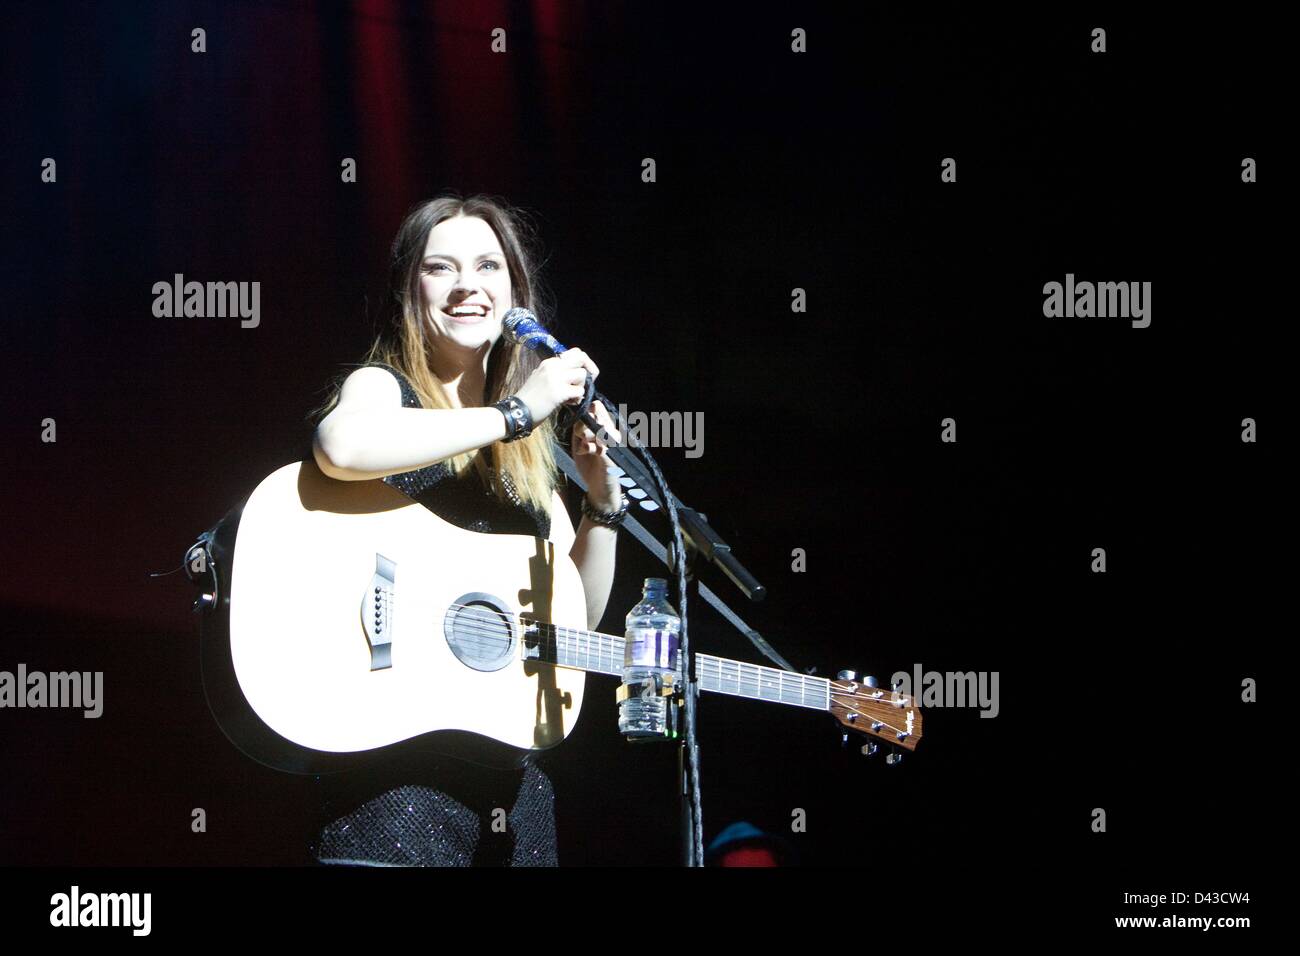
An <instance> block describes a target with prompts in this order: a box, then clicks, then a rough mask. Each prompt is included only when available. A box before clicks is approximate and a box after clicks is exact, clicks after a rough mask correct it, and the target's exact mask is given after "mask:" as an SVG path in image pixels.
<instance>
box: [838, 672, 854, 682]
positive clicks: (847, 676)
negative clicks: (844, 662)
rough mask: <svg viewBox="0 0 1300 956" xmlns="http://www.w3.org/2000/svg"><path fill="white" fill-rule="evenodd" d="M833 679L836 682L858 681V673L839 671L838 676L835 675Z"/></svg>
mask: <svg viewBox="0 0 1300 956" xmlns="http://www.w3.org/2000/svg"><path fill="white" fill-rule="evenodd" d="M835 678H836V680H857V679H858V672H857V671H840V672H839V673H838V674H836V675H835Z"/></svg>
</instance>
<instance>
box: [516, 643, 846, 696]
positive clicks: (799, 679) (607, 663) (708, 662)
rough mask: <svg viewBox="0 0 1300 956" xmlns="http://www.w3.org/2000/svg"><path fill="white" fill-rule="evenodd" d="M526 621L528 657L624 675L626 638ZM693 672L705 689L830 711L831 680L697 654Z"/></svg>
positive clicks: (525, 650) (598, 671)
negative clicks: (624, 645)
mask: <svg viewBox="0 0 1300 956" xmlns="http://www.w3.org/2000/svg"><path fill="white" fill-rule="evenodd" d="M524 623H525V625H526V626H527V627H528V628H529V631H528V635H529V640H530V642H531V643H528V642H526V646H525V649H524V653H525V654H526V655H528V656H530V657H536V658H538V659H540V660H543V661H546V662H547V663H551V664H555V665H556V666H558V667H573V668H576V669H578V670H584V671H592V672H595V673H599V674H612V675H613V676H615V677H621V676H622V674H623V644H624V639H623V638H621V637H618V636H616V635H614V634H602V633H600V632H599V631H583V630H578V629H577V628H570V627H557V626H555V625H551V624H537V623H535V622H527V621H526V622H524ZM695 673H696V676H697V677H698V678H699V681H700V688H701V689H703V690H709V691H715V692H716V693H719V694H730V695H732V696H734V697H749V698H752V699H754V700H770V701H774V702H775V703H779V704H790V705H791V706H794V707H808V708H811V709H813V710H830V701H831V696H830V694H831V691H830V681H829V680H827V679H826V678H825V677H812V676H810V675H807V674H797V673H795V672H794V671H785V670H781V669H779V668H776V667H764V666H763V665H761V664H746V663H744V662H742V661H732V660H727V659H726V658H722V657H713V656H711V655H709V654H698V653H697V654H696V655H695Z"/></svg>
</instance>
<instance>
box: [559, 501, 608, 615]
mask: <svg viewBox="0 0 1300 956" xmlns="http://www.w3.org/2000/svg"><path fill="white" fill-rule="evenodd" d="M551 540H552V541H554V542H555V547H556V549H557V550H563V549H565V548H568V552H569V557H570V558H571V559H572V560H573V563H574V565H576V566H577V568H578V576H579V577H580V578H582V590H583V591H584V592H585V594H586V597H587V627H588V629H590V630H595V629H596V627H597V626H598V625H599V624H600V619H601V618H602V617H604V616H605V607H606V605H607V604H608V603H609V591H610V588H611V587H613V585H614V552H615V548H616V546H617V545H618V530H617V529H616V528H606V527H602V526H601V525H598V524H593V523H592V522H591V521H588V520H587V517H586V516H585V515H584V516H583V518H582V521H581V523H580V524H579V525H578V530H577V532H576V533H575V532H574V530H573V521H572V520H571V519H570V518H569V512H568V509H566V508H565V507H564V499H563V498H561V497H560V493H559V492H558V491H557V492H555V494H554V495H553V496H552V499H551Z"/></svg>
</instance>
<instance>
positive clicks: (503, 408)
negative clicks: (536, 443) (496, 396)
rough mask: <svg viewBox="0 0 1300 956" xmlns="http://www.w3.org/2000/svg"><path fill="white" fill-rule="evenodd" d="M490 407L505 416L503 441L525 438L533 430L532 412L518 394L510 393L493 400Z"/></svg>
mask: <svg viewBox="0 0 1300 956" xmlns="http://www.w3.org/2000/svg"><path fill="white" fill-rule="evenodd" d="M492 407H493V408H495V409H496V410H497V411H499V412H500V413H501V414H502V415H504V416H505V417H506V437H505V438H504V439H502V440H503V441H508V442H509V441H518V440H519V439H521V438H527V437H528V436H529V435H531V434H532V432H533V413H532V412H530V411H529V410H528V406H527V405H525V404H524V403H523V402H522V401H521V400H520V399H519V396H518V395H510V396H508V397H507V398H503V399H501V401H499V402H493V403H492Z"/></svg>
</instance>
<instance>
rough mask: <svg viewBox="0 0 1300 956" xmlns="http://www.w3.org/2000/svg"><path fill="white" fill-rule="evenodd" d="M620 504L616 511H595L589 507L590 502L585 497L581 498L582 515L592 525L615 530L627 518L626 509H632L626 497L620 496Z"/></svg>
mask: <svg viewBox="0 0 1300 956" xmlns="http://www.w3.org/2000/svg"><path fill="white" fill-rule="evenodd" d="M622 499H623V500H622V502H621V503H620V504H619V508H618V510H617V511H597V510H596V509H595V508H593V507H592V506H591V501H590V500H589V499H588V498H587V496H586V495H583V496H582V513H583V514H584V515H586V516H587V517H588V518H590V519H591V522H592V524H598V525H603V526H604V527H606V528H617V527H618V526H619V525H621V524H622V523H623V519H624V518H626V517H627V510H628V508H630V507H632V502H631V501H629V500H628V497H627V495H623V496H622Z"/></svg>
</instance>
